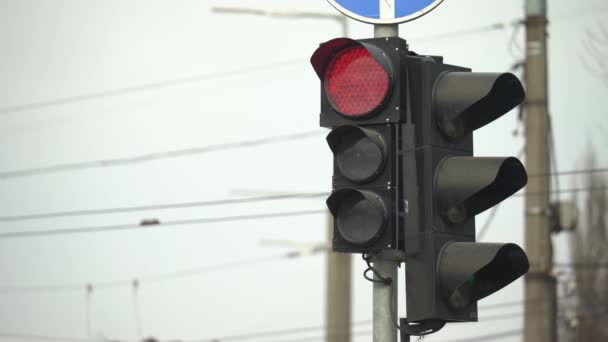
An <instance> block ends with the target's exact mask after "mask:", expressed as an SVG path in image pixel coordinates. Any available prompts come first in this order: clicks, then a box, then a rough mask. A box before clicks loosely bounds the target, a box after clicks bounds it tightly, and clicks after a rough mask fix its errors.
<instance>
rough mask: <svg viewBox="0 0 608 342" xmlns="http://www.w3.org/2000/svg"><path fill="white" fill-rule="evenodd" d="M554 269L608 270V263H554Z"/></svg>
mask: <svg viewBox="0 0 608 342" xmlns="http://www.w3.org/2000/svg"><path fill="white" fill-rule="evenodd" d="M553 267H557V268H577V269H586V268H590V269H598V268H608V263H601V262H600V263H598V262H592V263H584V262H573V263H567V262H562V263H559V262H558V263H554V264H553Z"/></svg>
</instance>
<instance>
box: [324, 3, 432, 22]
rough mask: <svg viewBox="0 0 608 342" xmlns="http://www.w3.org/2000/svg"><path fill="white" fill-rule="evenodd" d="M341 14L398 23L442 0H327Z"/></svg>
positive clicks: (363, 19)
mask: <svg viewBox="0 0 608 342" xmlns="http://www.w3.org/2000/svg"><path fill="white" fill-rule="evenodd" d="M327 1H328V2H329V3H330V4H331V5H332V6H334V7H335V8H336V9H337V10H338V11H340V12H342V13H343V14H345V15H347V16H349V17H351V18H353V19H356V20H359V21H362V22H365V23H370V24H398V23H404V22H406V21H410V20H414V19H416V18H420V17H421V16H423V15H425V14H427V13H429V12H430V11H432V10H433V9H435V7H437V6H439V4H441V3H442V2H443V0H327Z"/></svg>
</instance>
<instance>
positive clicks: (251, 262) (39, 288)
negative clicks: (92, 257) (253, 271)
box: [0, 253, 293, 295]
mask: <svg viewBox="0 0 608 342" xmlns="http://www.w3.org/2000/svg"><path fill="white" fill-rule="evenodd" d="M287 259H293V255H292V253H283V254H279V255H271V256H263V257H259V258H247V259H243V260H237V261H230V262H225V263H221V264H216V265H207V266H202V267H197V268H193V269H189V270H182V271H175V272H167V273H160V274H150V275H143V276H138V277H137V278H136V279H137V282H138V285H139V286H144V285H148V284H151V283H157V282H163V281H168V280H175V279H181V278H188V277H194V276H199V275H203V274H208V273H211V272H218V271H226V270H234V269H237V268H243V267H251V266H255V265H259V264H264V263H269V262H274V261H278V260H287ZM133 282H134V278H129V279H118V280H109V281H97V282H87V283H85V282H82V283H69V284H52V285H28V286H0V293H13V294H14V293H22V292H23V293H30V292H85V293H86V294H87V295H90V294H91V293H92V292H93V291H99V290H104V289H111V288H116V287H127V286H131V287H132V286H133Z"/></svg>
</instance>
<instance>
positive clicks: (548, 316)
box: [524, 0, 557, 342]
mask: <svg viewBox="0 0 608 342" xmlns="http://www.w3.org/2000/svg"><path fill="white" fill-rule="evenodd" d="M525 71H526V92H527V96H526V102H525V109H526V122H525V125H526V126H525V127H526V169H527V171H528V173H530V174H549V172H550V161H549V145H548V142H549V137H548V132H549V111H548V109H547V2H546V0H527V1H526V69H525ZM549 181H550V177H532V178H530V179H529V180H528V187H527V190H526V192H527V196H526V203H525V210H526V211H525V220H526V232H525V237H526V241H525V244H526V253H527V255H528V258H529V260H530V272H528V274H527V275H526V277H525V316H524V342H541V341H542V342H555V341H557V324H556V280H555V277H554V276H553V274H552V270H553V248H552V244H551V229H550V226H549V213H550V212H549V208H550V206H549V204H550V203H549V184H550V183H549Z"/></svg>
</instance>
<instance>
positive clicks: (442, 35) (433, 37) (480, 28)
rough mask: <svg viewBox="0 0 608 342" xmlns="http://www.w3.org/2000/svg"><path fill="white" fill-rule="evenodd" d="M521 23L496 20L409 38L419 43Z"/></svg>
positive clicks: (521, 22)
mask: <svg viewBox="0 0 608 342" xmlns="http://www.w3.org/2000/svg"><path fill="white" fill-rule="evenodd" d="M521 24H523V20H522V19H515V20H511V21H507V22H496V23H493V24H489V25H483V26H478V27H472V28H468V29H464V30H460V31H454V32H446V33H439V34H435V35H429V36H424V37H414V38H411V40H413V41H419V42H420V43H423V42H426V41H434V40H435V41H436V40H441V39H446V38H453V37H459V36H462V35H470V34H477V33H483V32H491V31H499V30H503V29H506V28H508V27H517V26H519V25H521Z"/></svg>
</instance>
